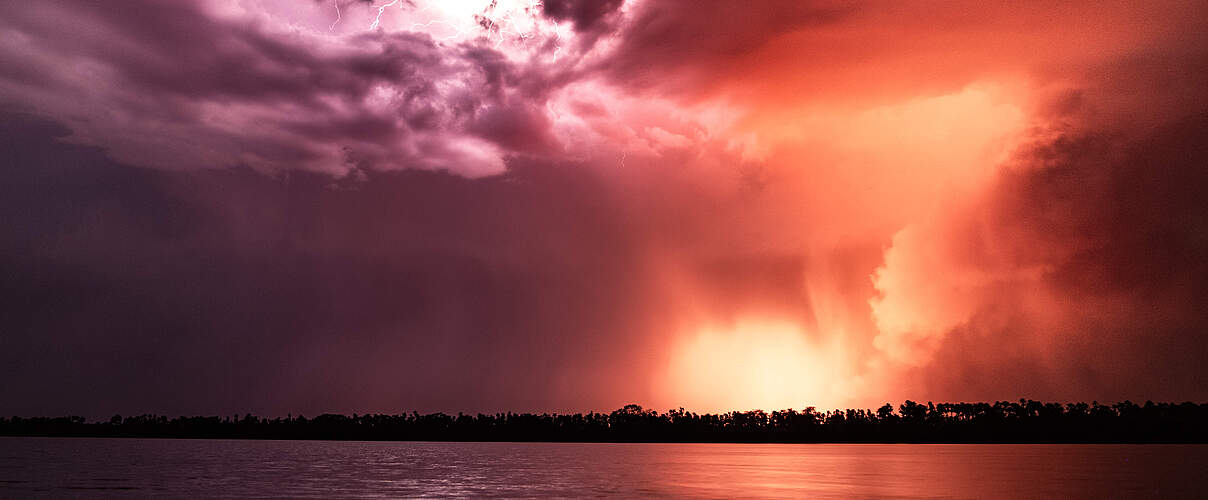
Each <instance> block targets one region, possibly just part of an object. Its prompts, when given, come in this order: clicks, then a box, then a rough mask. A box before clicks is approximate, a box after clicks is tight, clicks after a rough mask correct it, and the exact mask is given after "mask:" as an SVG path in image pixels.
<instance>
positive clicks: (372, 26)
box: [369, 0, 402, 31]
mask: <svg viewBox="0 0 1208 500" xmlns="http://www.w3.org/2000/svg"><path fill="white" fill-rule="evenodd" d="M401 1H402V0H390V1H389V2H387V3H385V4H382V5H381V6H379V7H378V11H377V17H375V18H373V23H372V24H370V25H369V31H373V30H375V29H377V28H378V26H379V25H381V24H382V13H383V12H386V9H388V8H390V7H392V6H394V5H396V4H398V3H399V2H401Z"/></svg>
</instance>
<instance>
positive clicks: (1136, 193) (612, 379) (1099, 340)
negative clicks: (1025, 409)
mask: <svg viewBox="0 0 1208 500" xmlns="http://www.w3.org/2000/svg"><path fill="white" fill-rule="evenodd" d="M1206 12H1208V3H1205V2H1203V1H1194V2H1193V1H1179V2H1167V1H1154V2H1115V1H1096V2H1062V3H1058V4H1054V3H1052V2H1030V1H1021V2H1002V3H997V2H872V1H870V2H856V3H852V2H829V1H787V0H784V1H781V0H767V1H760V2H730V1H714V0H707V1H680V0H657V1H656V0H601V1H586V0H545V1H544V3H543V2H541V1H532V0H495V1H489V0H458V1H427V0H395V1H391V0H377V1H376V2H371V1H368V0H322V1H319V0H197V1H192V2H183V1H182V2H162V1H153V0H124V1H123V2H93V1H86V0H78V1H76V0H45V1H39V2H7V3H0V220H3V221H4V222H3V224H2V225H0V276H3V279H2V280H0V378H2V379H3V380H4V381H5V383H3V384H0V414H5V415H61V414H77V415H87V416H105V415H111V414H113V413H122V414H141V413H159V414H169V415H178V414H184V415H211V414H233V413H239V414H242V413H247V412H251V413H255V414H259V415H284V414H287V413H292V414H295V415H296V414H307V415H311V414H316V413H322V412H338V413H352V412H359V413H366V412H383V413H398V412H407V411H411V410H416V411H421V412H429V411H444V412H452V413H456V412H459V411H465V412H488V413H490V412H496V411H537V412H542V411H558V412H577V411H610V410H612V409H615V408H618V407H620V406H622V405H625V404H630V403H636V404H640V405H643V406H645V407H650V408H655V409H659V410H665V409H669V408H679V407H683V408H686V409H689V410H692V411H729V410H746V409H753V408H760V409H765V410H776V409H784V408H796V409H802V408H805V407H808V406H815V407H819V408H823V409H829V408H846V407H861V408H875V407H877V406H880V405H881V404H884V403H885V402H895V403H897V402H901V401H903V400H905V399H913V400H916V401H919V400H921V401H927V400H934V401H994V400H1004V399H1005V400H1015V399H1019V398H1031V399H1042V400H1054V401H1092V400H1097V401H1100V402H1114V401H1121V400H1125V399H1130V400H1133V401H1144V400H1147V399H1152V400H1155V401H1184V400H1193V401H1200V402H1202V401H1205V400H1208V342H1206V340H1208V339H1206V338H1205V335H1206V334H1208V313H1206V312H1205V304H1208V258H1206V256H1208V205H1206V204H1205V202H1204V199H1203V193H1206V192H1208V90H1206V89H1208V87H1205V86H1204V85H1203V75H1204V74H1208V30H1206V29H1205V25H1204V23H1203V22H1202V19H1203V16H1204V14H1205V13H1206Z"/></svg>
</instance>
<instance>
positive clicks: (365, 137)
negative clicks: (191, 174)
mask: <svg viewBox="0 0 1208 500" xmlns="http://www.w3.org/2000/svg"><path fill="white" fill-rule="evenodd" d="M198 5H199V4H194V3H180V2H168V3H165V2H132V3H126V4H123V6H122V7H121V8H115V7H114V6H113V5H109V4H104V3H97V2H73V1H52V2H39V3H36V4H31V5H16V4H12V5H9V6H6V7H0V18H2V19H3V20H2V21H0V23H2V24H3V25H4V26H5V29H6V30H8V31H9V33H8V35H7V40H8V41H7V42H6V43H5V44H4V45H3V47H4V48H2V49H0V59H3V60H4V61H5V64H4V65H3V67H2V69H0V99H4V100H5V101H6V102H7V103H8V105H10V106H12V105H21V106H24V107H26V108H28V109H30V110H32V111H36V112H39V113H43V114H48V115H52V116H57V117H60V119H62V120H65V121H67V122H68V125H69V126H71V127H72V129H73V130H74V131H75V132H76V138H75V140H78V141H81V142H86V143H92V144H98V145H103V146H105V147H106V148H107V149H108V150H109V152H110V153H111V154H113V155H114V156H115V157H116V158H118V159H119V160H122V161H126V162H132V163H136V164H140V165H144V166H154V167H171V168H182V167H189V166H200V167H222V166H236V165H249V166H253V167H256V168H305V169H311V170H325V171H329V172H343V171H346V170H347V169H350V168H378V169H391V168H423V169H449V170H451V171H454V172H457V173H462V174H466V175H471V176H480V175H486V174H493V173H498V172H500V171H502V169H503V163H502V161H503V160H502V157H503V156H504V155H506V154H508V153H509V152H511V149H510V148H509V145H511V144H518V145H519V147H521V149H524V150H526V151H529V152H532V151H533V150H534V149H535V148H536V149H540V150H542V151H544V150H548V149H549V148H551V147H554V144H553V141H552V140H551V139H550V138H549V137H548V131H547V130H546V128H543V127H548V124H547V123H544V122H542V121H541V120H539V119H534V118H532V117H531V113H527V112H525V111H524V110H525V109H527V108H530V107H532V106H536V105H540V102H538V101H531V100H530V99H532V98H534V95H533V94H532V92H519V91H514V87H515V86H516V85H517V84H518V81H519V77H517V76H516V74H517V72H518V70H517V69H516V68H514V67H512V63H510V62H509V61H508V60H506V59H505V58H503V57H500V56H499V54H498V53H495V52H494V51H493V50H491V49H490V48H489V47H477V46H466V47H457V46H452V47H444V46H438V45H437V44H436V43H435V42H433V40H432V39H431V38H430V37H428V36H427V35H424V34H417V33H410V32H399V33H389V34H387V33H384V32H381V31H375V32H366V33H362V34H357V35H353V36H349V37H345V38H342V39H341V40H340V42H339V43H328V42H331V40H324V39H321V38H320V37H319V36H318V35H314V34H307V33H303V32H297V31H294V32H290V31H284V30H285V29H286V28H285V27H282V26H273V25H270V24H268V23H267V22H266V21H265V20H263V19H261V20H256V19H232V18H229V17H223V16H219V15H218V14H215V13H212V12H210V11H208V10H206V9H203V8H201V7H199V6H198ZM114 106H117V107H116V108H115V107H114ZM500 113H505V114H507V113H510V114H514V115H517V116H519V117H520V118H522V119H524V120H525V123H524V127H518V128H517V130H521V131H523V133H528V134H532V135H533V137H534V139H531V140H529V139H526V138H520V137H508V138H506V141H505V142H506V144H504V143H499V142H495V141H493V139H495V138H496V137H498V135H499V132H498V131H497V128H498V127H497V126H494V125H491V123H492V122H494V121H498V120H499V114H500ZM115 125H116V126H115ZM512 133H513V134H516V133H518V132H515V131H513V132H512Z"/></svg>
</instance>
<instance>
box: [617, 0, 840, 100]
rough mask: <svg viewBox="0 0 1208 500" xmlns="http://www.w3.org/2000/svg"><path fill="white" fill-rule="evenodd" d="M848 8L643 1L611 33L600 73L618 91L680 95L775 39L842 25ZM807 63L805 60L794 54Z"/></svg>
mask: <svg viewBox="0 0 1208 500" xmlns="http://www.w3.org/2000/svg"><path fill="white" fill-rule="evenodd" d="M852 11H853V8H852V7H837V6H833V5H830V4H824V3H820V2H801V1H779V0H777V1H773V2H759V3H757V4H751V3H748V2H729V1H725V0H716V1H715V0H709V1H703V2H700V1H688V0H682V1H681V0H671V1H652V2H643V3H641V4H640V7H638V8H637V9H636V11H635V12H633V13H631V14H630V15H631V19H629V20H628V22H627V23H626V24H625V26H624V27H623V28H622V30H621V31H620V32H619V33H618V36H619V38H620V45H619V47H618V48H617V51H616V52H615V53H613V54H612V55H611V56H610V57H609V59H608V60H607V61H606V62H605V63H604V65H603V66H604V67H603V70H604V71H605V72H607V74H609V75H610V76H611V77H612V78H613V79H614V80H615V81H617V82H618V83H621V84H622V85H625V86H629V87H635V88H657V89H661V90H664V91H666V90H672V91H677V92H683V91H684V90H697V89H699V88H700V87H710V86H715V85H717V84H718V83H719V82H720V81H722V80H724V79H726V78H728V77H729V76H730V75H728V74H727V71H730V70H734V69H736V68H735V67H733V64H734V63H735V62H736V61H737V60H738V59H740V58H742V57H743V56H749V55H751V53H752V52H754V51H755V50H757V49H759V48H760V47H762V46H764V45H765V44H766V43H768V42H769V41H771V40H773V39H775V38H776V37H778V36H781V35H784V34H786V33H789V32H792V31H794V30H803V29H813V28H817V27H819V26H825V25H828V24H831V23H834V22H837V21H839V20H842V19H845V18H846V17H847V16H848V15H850V13H851V12H852ZM801 56H802V57H810V54H802V55H801Z"/></svg>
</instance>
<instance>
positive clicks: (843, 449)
mask: <svg viewBox="0 0 1208 500" xmlns="http://www.w3.org/2000/svg"><path fill="white" fill-rule="evenodd" d="M1206 460H1208V445H920V444H890V445H883V444H601V443H435V442H364V441H238V440H177V439H87V438H0V497H6V498H7V497H17V498H25V497H38V496H48V497H73V498H115V497H118V498H121V497H129V498H141V497H160V498H162V497H198V496H201V497H228V498H241V497H256V498H264V497H284V498H332V497H340V498H358V497H359V498H375V497H455V496H465V497H619V498H632V497H648V496H650V497H711V498H742V497H745V498H762V497H811V498H852V497H857V498H1105V497H1106V498H1136V497H1141V498H1193V497H1200V498H1203V497H1205V496H1206V495H1208V479H1206V475H1205V470H1206V469H1208V467H1206V465H1205V464H1208V461H1206Z"/></svg>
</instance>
